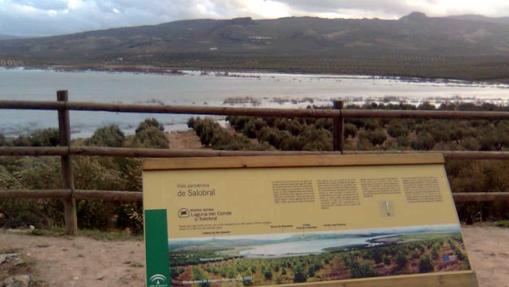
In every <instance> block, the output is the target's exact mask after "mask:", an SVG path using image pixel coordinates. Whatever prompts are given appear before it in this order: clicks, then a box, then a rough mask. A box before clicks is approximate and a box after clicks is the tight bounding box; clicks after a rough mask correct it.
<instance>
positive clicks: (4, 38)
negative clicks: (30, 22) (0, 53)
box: [0, 34, 18, 40]
mask: <svg viewBox="0 0 509 287" xmlns="http://www.w3.org/2000/svg"><path fill="white" fill-rule="evenodd" d="M16 38H18V37H16V36H11V35H5V34H0V40H8V39H16Z"/></svg>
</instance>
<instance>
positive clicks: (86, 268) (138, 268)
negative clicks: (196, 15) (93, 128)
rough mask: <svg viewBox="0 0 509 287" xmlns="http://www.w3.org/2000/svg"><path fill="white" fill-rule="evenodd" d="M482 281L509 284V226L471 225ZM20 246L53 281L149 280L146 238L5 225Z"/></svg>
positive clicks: (8, 240)
mask: <svg viewBox="0 0 509 287" xmlns="http://www.w3.org/2000/svg"><path fill="white" fill-rule="evenodd" d="M463 232H464V236H465V241H466V245H467V249H468V251H469V255H470V260H471V263H472V265H473V267H474V269H475V270H476V272H477V277H478V280H479V284H480V287H509V229H501V228H496V227H486V226H482V227H480V226H479V227H465V228H464V229H463ZM12 249H17V250H18V252H20V253H21V254H22V256H23V258H24V259H25V260H26V261H27V262H33V268H32V269H33V272H34V277H35V278H36V279H39V280H44V281H46V282H47V283H48V286H55V287H59V286H76V287H77V286H83V287H85V286H96V287H101V286H108V287H109V286H119V285H121V286H143V284H144V276H145V275H144V272H145V271H144V270H145V269H144V264H145V262H144V261H145V259H144V258H145V254H144V246H143V242H142V241H134V240H133V241H98V240H95V239H91V238H85V237H77V238H72V239H70V238H63V237H47V236H29V235H19V234H12V233H7V232H5V231H0V251H2V250H12Z"/></svg>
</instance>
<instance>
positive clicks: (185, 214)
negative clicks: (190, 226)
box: [179, 208, 191, 218]
mask: <svg viewBox="0 0 509 287" xmlns="http://www.w3.org/2000/svg"><path fill="white" fill-rule="evenodd" d="M190 215H191V213H190V212H189V209H187V208H181V209H179V217H180V218H186V217H189V216H190Z"/></svg>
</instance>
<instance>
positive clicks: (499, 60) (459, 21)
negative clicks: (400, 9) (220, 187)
mask: <svg viewBox="0 0 509 287" xmlns="http://www.w3.org/2000/svg"><path fill="white" fill-rule="evenodd" d="M0 58H15V59H17V60H22V61H23V62H24V63H27V64H38V65H48V64H59V65H77V66H93V67H97V66H112V65H117V66H118V65H120V66H136V65H155V66H172V67H195V68H216V69H224V68H231V69H270V70H281V71H290V72H321V73H355V74H377V75H403V76H424V77H449V78H462V79H506V78H509V18H488V17H483V16H477V15H464V16H454V17H427V16H426V15H424V14H422V13H418V12H415V13H412V14H410V15H407V16H404V17H402V18H400V19H398V20H380V19H322V18H315V17H290V18H280V19H272V20H253V19H251V18H237V19H231V20H209V19H201V20H185V21H176V22H170V23H164V24H160V25H153V26H139V27H129V28H117V29H108V30H100V31H91V32H84V33H77V34H70V35H63V36H53V37H43V38H33V39H14V40H3V41H0ZM488 67H489V68H488Z"/></svg>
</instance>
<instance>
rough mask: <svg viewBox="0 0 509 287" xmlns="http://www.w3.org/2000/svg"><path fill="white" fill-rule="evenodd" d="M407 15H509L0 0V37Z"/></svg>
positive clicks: (480, 1) (302, 5)
mask: <svg viewBox="0 0 509 287" xmlns="http://www.w3.org/2000/svg"><path fill="white" fill-rule="evenodd" d="M412 11H421V12H424V13H426V14H428V15H431V16H444V15H455V14H483V15H487V16H509V0H0V34H10V35H21V36H28V35H29V36H34V35H55V34H64V33H72V32H79V31H86V30H96V29H104V28H111V27H121V26H134V25H144V24H157V23H162V22H169V21H173V20H180V19H190V18H233V17H244V16H251V17H253V18H276V17H286V16H303V15H308V16H321V17H329V18H333V17H341V18H364V17H368V18H372V17H378V18H389V19H394V18H398V17H400V16H403V15H406V14H408V13H410V12H412Z"/></svg>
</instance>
